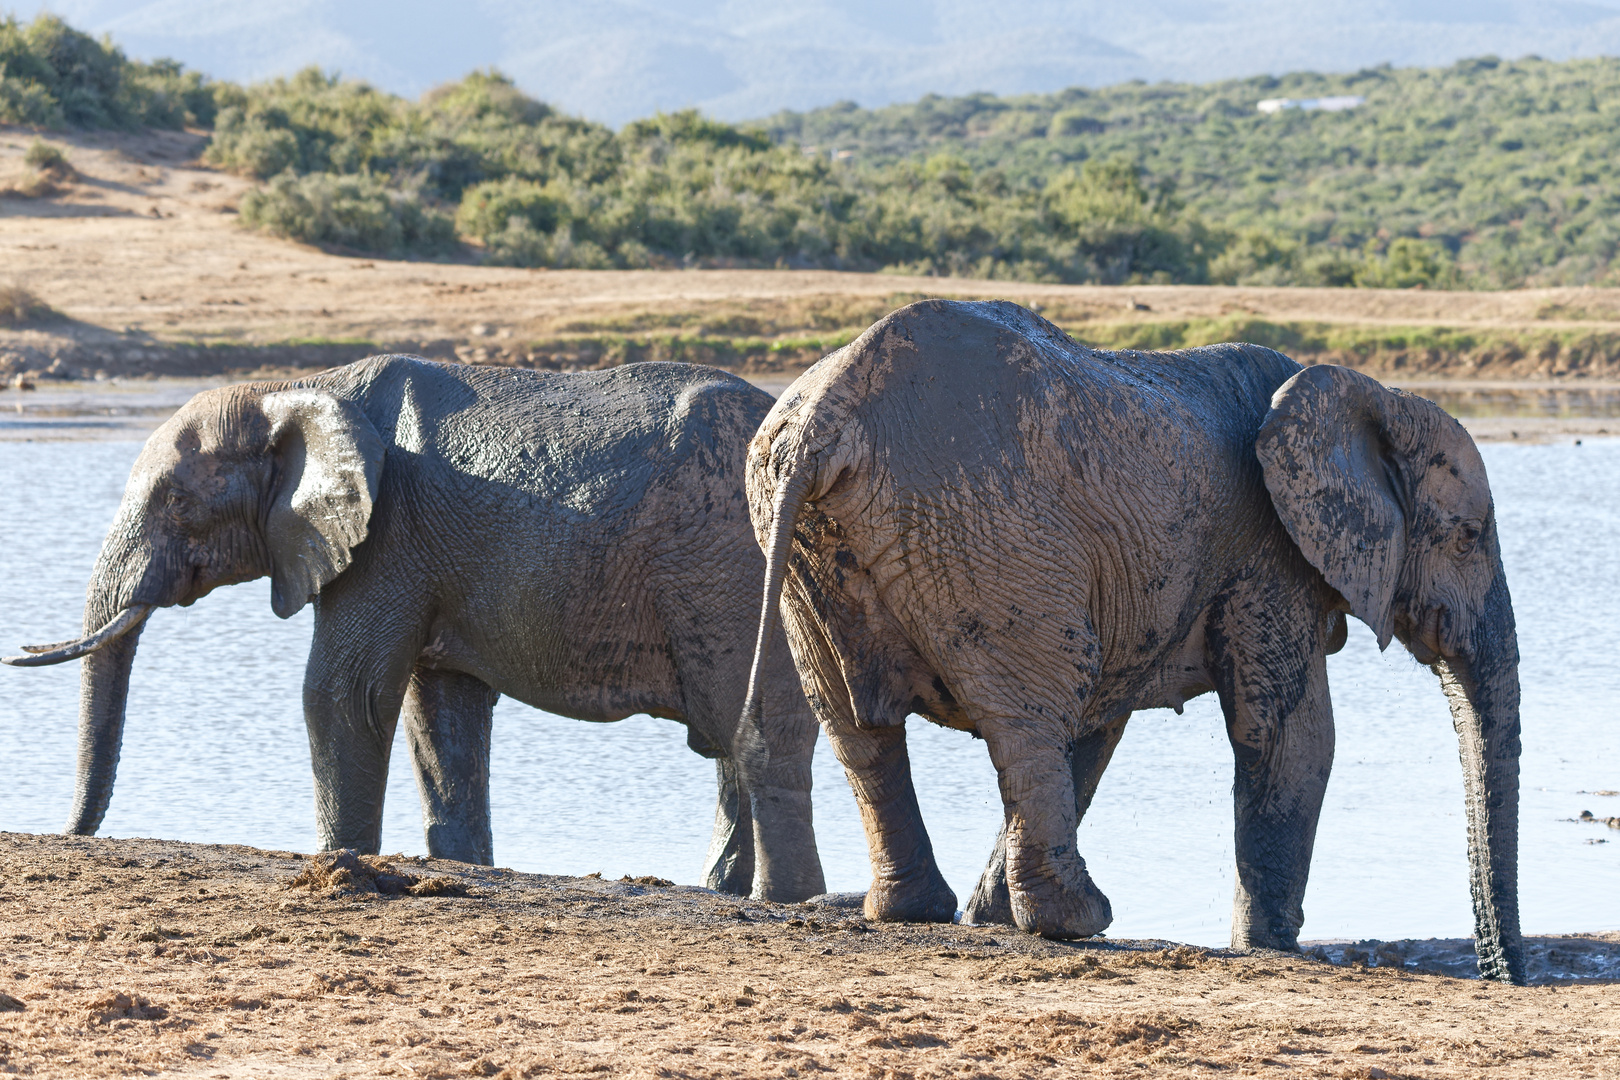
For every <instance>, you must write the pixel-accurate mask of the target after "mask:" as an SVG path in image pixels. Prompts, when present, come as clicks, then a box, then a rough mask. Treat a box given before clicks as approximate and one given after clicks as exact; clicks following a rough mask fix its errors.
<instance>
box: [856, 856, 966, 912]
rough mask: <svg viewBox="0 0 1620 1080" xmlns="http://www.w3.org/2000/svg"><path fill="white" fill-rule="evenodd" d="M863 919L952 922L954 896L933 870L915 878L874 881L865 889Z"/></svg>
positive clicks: (935, 869)
mask: <svg viewBox="0 0 1620 1080" xmlns="http://www.w3.org/2000/svg"><path fill="white" fill-rule="evenodd" d="M865 911H866V917H867V918H868V919H871V920H872V921H873V922H942V923H948V922H952V921H954V920H955V919H956V894H955V893H954V892H952V891H951V887H950V886H949V885H947V884H945V879H944V878H943V877H941V876H940V873H939V870H938V868H936V867H933V866H930V867H929V868H928V873H927V874H926V875H918V877H917V878H915V879H910V878H901V879H888V880H884V879H878V880H875V881H873V882H872V887H871V888H870V889H869V890H867V893H866V904H865Z"/></svg>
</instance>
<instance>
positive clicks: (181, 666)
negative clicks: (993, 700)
mask: <svg viewBox="0 0 1620 1080" xmlns="http://www.w3.org/2000/svg"><path fill="white" fill-rule="evenodd" d="M138 449H139V447H138V444H136V443H130V442H60V443H23V442H0V476H4V477H5V492H6V495H5V506H4V510H3V512H0V560H3V572H0V645H3V647H4V649H5V650H6V651H8V652H9V651H12V648H13V647H14V646H16V645H19V644H21V643H23V642H35V641H55V640H61V639H63V638H67V637H71V636H72V635H73V634H74V633H76V632H77V630H78V620H79V614H80V608H81V605H82V603H83V589H84V583H85V581H86V580H87V578H88V574H89V570H90V566H91V564H92V562H93V561H94V559H95V555H96V552H97V549H98V548H99V546H100V542H101V536H102V533H103V531H104V530H105V528H106V526H107V524H108V522H109V521H110V520H111V518H112V514H113V510H114V508H115V506H116V505H117V502H118V498H119V495H120V493H121V492H122V489H123V484H124V479H125V477H126V476H127V473H128V470H129V467H130V464H131V463H132V462H133V460H134V458H135V455H136V452H137V450H138ZM1481 451H1482V453H1483V454H1484V456H1485V460H1486V463H1487V465H1488V467H1489V469H1490V472H1491V478H1492V483H1493V486H1494V489H1495V492H1496V499H1497V506H1498V514H1499V517H1500V523H1501V532H1502V537H1503V544H1504V549H1505V558H1506V561H1507V568H1508V575H1509V581H1510V583H1511V585H1512V588H1513V593H1514V599H1515V607H1516V609H1517V614H1518V619H1519V632H1520V645H1521V649H1522V652H1523V657H1524V661H1523V668H1522V672H1521V674H1522V678H1523V685H1524V746H1525V754H1524V759H1523V771H1524V794H1523V802H1522V809H1521V821H1522V825H1521V828H1522V843H1521V863H1520V880H1521V896H1522V906H1523V922H1524V927H1525V930H1526V931H1527V932H1531V933H1551V932H1570V931H1595V930H1614V929H1620V912H1617V911H1616V909H1615V908H1614V905H1613V904H1612V902H1611V899H1612V897H1613V896H1614V895H1615V894H1616V892H1617V891H1620V833H1614V832H1611V831H1610V830H1607V829H1604V828H1602V827H1601V826H1595V825H1589V824H1575V823H1571V822H1569V821H1566V820H1564V819H1568V818H1573V817H1576V816H1577V815H1578V814H1579V813H1580V811H1581V810H1583V809H1590V810H1591V811H1592V812H1593V813H1595V814H1598V815H1599V816H1604V817H1606V816H1610V815H1614V814H1620V798H1615V797H1604V796H1596V795H1584V794H1578V793H1579V792H1582V791H1596V790H1600V789H1616V788H1620V725H1617V724H1615V723H1614V722H1613V718H1614V712H1615V707H1614V702H1615V701H1616V700H1617V699H1620V623H1617V620H1616V619H1615V618H1614V614H1613V605H1614V603H1615V600H1616V598H1617V597H1620V560H1617V559H1616V558H1615V550H1616V548H1615V537H1616V535H1617V534H1620V441H1607V440H1603V441H1593V440H1590V439H1589V440H1587V441H1586V444H1585V445H1584V446H1577V445H1572V444H1571V443H1570V442H1568V441H1565V442H1563V443H1562V444H1553V445H1539V446H1522V445H1511V444H1487V445H1484V446H1482V447H1481ZM309 619H310V616H309V613H308V611H307V610H306V611H305V612H304V613H302V614H300V615H299V616H297V617H295V618H293V619H291V620H289V621H287V622H281V621H279V620H277V619H276V618H275V616H274V615H273V614H271V611H270V603H269V587H268V584H267V583H266V582H264V581H259V582H254V583H251V584H247V585H240V586H236V587H234V588H231V589H225V590H221V591H219V592H216V593H215V594H214V595H212V596H210V597H208V598H206V599H205V600H203V601H202V602H201V603H200V604H198V605H197V606H196V607H194V608H190V609H168V610H164V611H160V612H158V613H157V614H155V615H154V616H153V617H152V619H151V620H150V622H149V624H148V627H147V630H146V632H145V635H144V637H143V638H142V641H141V648H140V655H139V657H138V659H137V662H136V665H135V674H134V677H133V679H132V686H131V691H130V705H129V723H128V730H127V732H126V735H125V739H124V751H123V760H122V764H121V766H120V769H119V776H118V785H117V788H116V790H115V793H114V795H113V800H112V808H111V810H110V811H109V812H108V814H107V819H106V823H105V826H104V828H103V830H102V834H103V835H106V836H159V837H165V838H169V839H178V840H191V841H204V842H228V843H242V844H251V845H254V846H258V847H266V848H281V849H291V850H298V851H308V850H310V848H311V845H312V844H313V841H314V814H313V809H312V801H313V795H312V787H311V781H310V772H309V758H308V751H307V744H306V742H305V739H304V733H303V723H302V717H301V714H300V706H299V700H300V697H299V686H300V681H301V677H302V670H303V660H304V655H305V653H306V651H307V649H308V642H309V632H310V621H309ZM1328 667H1329V671H1330V674H1331V678H1332V684H1333V696H1334V707H1335V711H1336V713H1337V717H1338V753H1337V758H1336V761H1335V765H1334V771H1333V779H1332V783H1331V784H1330V785H1329V787H1328V793H1327V805H1326V808H1325V809H1324V811H1323V814H1322V822H1321V828H1320V831H1319V833H1318V837H1317V844H1316V858H1315V862H1314V866H1313V870H1312V874H1311V885H1310V890H1309V892H1308V893H1307V895H1306V898H1305V912H1306V924H1305V930H1304V934H1305V936H1306V937H1310V938H1332V937H1350V938H1366V937H1376V938H1384V939H1390V938H1405V937H1427V936H1441V937H1462V936H1466V935H1468V934H1469V933H1470V932H1471V929H1472V916H1471V912H1470V906H1469V898H1468V887H1467V873H1466V862H1465V854H1466V840H1465V827H1464V823H1463V818H1462V781H1461V774H1460V770H1459V767H1458V764H1457V749H1456V741H1455V737H1454V736H1453V734H1452V731H1451V723H1450V717H1449V714H1448V712H1447V710H1446V706H1445V702H1444V700H1443V699H1442V697H1441V695H1440V691H1439V688H1438V687H1437V685H1436V683H1435V679H1434V677H1433V676H1432V675H1431V674H1430V673H1429V672H1428V671H1427V670H1426V669H1424V668H1420V667H1418V666H1417V664H1416V663H1415V662H1413V661H1412V660H1411V659H1410V657H1408V656H1407V655H1406V654H1405V653H1404V652H1403V651H1402V650H1401V649H1400V648H1399V646H1394V647H1392V648H1391V649H1390V651H1389V652H1388V653H1387V654H1383V655H1380V654H1379V653H1378V651H1377V648H1376V645H1375V644H1374V642H1373V640H1372V635H1371V633H1370V632H1369V631H1367V630H1366V628H1365V627H1363V626H1362V625H1361V624H1360V623H1357V622H1355V621H1353V620H1352V622H1351V634H1350V643H1349V645H1348V646H1347V647H1346V648H1345V650H1344V651H1343V652H1342V653H1340V654H1339V655H1337V656H1335V657H1332V658H1330V659H1329V661H1328ZM77 694H78V665H77V664H67V665H63V666H60V667H56V668H46V669H35V670H15V669H9V668H8V669H4V670H0V829H5V830H13V831H24V832H52V831H55V830H56V829H59V828H60V827H61V825H62V823H63V821H65V820H66V817H67V813H68V808H69V805H70V801H71V797H72V790H73V761H74V753H75V731H74V728H75V717H76V708H77V705H76V703H77ZM909 731H910V737H911V746H912V754H913V762H914V767H915V773H916V777H917V788H918V792H919V797H920V799H921V801H922V807H923V812H924V814H925V816H926V818H927V820H928V824H929V830H930V833H931V835H932V837H933V841H934V846H935V851H936V853H937V855H938V857H939V861H940V864H941V867H942V869H943V870H944V873H945V876H946V878H947V879H948V880H949V881H950V883H951V885H952V886H953V887H954V888H955V889H956V891H957V895H958V897H959V898H960V899H963V900H965V899H966V897H967V895H968V894H969V892H970V891H971V890H972V887H973V884H974V881H975V880H976V878H977V875H978V872H979V869H980V867H981V866H982V864H983V861H984V859H985V857H986V856H987V855H988V853H989V849H990V846H991V843H992V842H993V840H994V837H995V833H996V827H997V824H998V822H999V820H1000V805H999V800H998V799H997V797H996V789H995V780H994V774H993V772H992V770H991V768H990V766H989V762H988V761H987V759H986V755H985V752H984V744H983V743H981V742H977V741H975V740H973V739H971V738H969V737H968V736H966V735H963V734H961V733H959V732H952V731H946V730H944V729H941V728H937V727H935V726H933V725H931V724H928V723H926V722H924V721H921V720H918V719H916V718H913V720H912V722H911V725H910V728H909ZM1231 768H1232V763H1231V753H1230V751H1229V749H1228V748H1227V745H1226V741H1225V737H1224V734H1223V732H1222V728H1221V723H1220V714H1219V709H1218V707H1217V706H1216V704H1215V701H1214V699H1213V698H1212V697H1206V698H1201V699H1198V700H1197V701H1194V702H1192V703H1190V704H1189V705H1188V707H1187V711H1186V715H1185V716H1179V717H1178V716H1176V715H1175V714H1173V713H1169V712H1163V711H1155V712H1145V713H1140V714H1138V715H1137V716H1136V717H1135V718H1134V719H1133V720H1132V721H1131V724H1130V727H1129V728H1128V730H1127V732H1126V735H1125V738H1124V741H1123V742H1122V744H1121V745H1120V747H1119V750H1118V752H1117V754H1116V755H1115V758H1114V762H1113V764H1112V766H1111V767H1110V769H1109V771H1108V774H1107V775H1106V776H1105V777H1104V779H1103V782H1102V785H1101V788H1100V789H1099V791H1098V793H1097V798H1096V801H1095V803H1094V804H1093V806H1092V809H1091V812H1090V814H1089V815H1088V817H1087V819H1086V821H1085V824H1084V825H1083V827H1082V829H1081V834H1080V850H1081V851H1082V853H1084V855H1085V856H1086V858H1087V860H1088V862H1089V864H1090V866H1091V869H1092V872H1093V874H1094V876H1095V877H1096V879H1097V881H1098V883H1099V884H1100V885H1101V887H1102V888H1103V889H1104V891H1105V892H1107V893H1108V894H1109V896H1110V897H1111V899H1112V900H1113V905H1114V913H1115V922H1114V925H1113V927H1112V928H1111V929H1110V931H1109V932H1110V934H1111V935H1113V936H1118V937H1167V938H1173V939H1178V940H1182V941H1189V942H1193V943H1195V944H1205V945H1219V944H1223V943H1224V942H1225V941H1226V938H1227V926H1228V916H1229V911H1230V906H1231V896H1232V873H1233V868H1232V823H1231V814H1232V811H1231ZM492 774H493V775H492V789H493V791H492V802H493V813H494V822H495V855H496V859H497V861H498V862H499V863H501V864H502V865H506V866H511V867H514V868H516V869H521V870H536V871H547V872H553V873H570V874H583V873H590V872H593V871H601V872H602V873H603V875H604V876H607V877H618V876H620V875H621V874H626V873H628V874H634V875H640V874H658V875H660V876H663V877H668V878H671V879H674V880H675V881H679V882H693V881H695V880H696V879H697V877H698V874H699V873H700V871H701V869H702V863H703V855H704V851H705V848H706V846H707V843H708V837H709V830H710V825H711V822H712V817H713V800H714V786H713V785H714V781H713V771H712V765H711V764H710V763H709V762H706V761H704V760H702V759H700V758H698V757H697V756H696V755H694V754H692V753H691V752H690V751H688V750H687V749H686V746H685V738H684V735H683V732H682V729H681V728H680V727H679V726H678V725H675V724H672V723H669V722H667V721H661V720H653V719H650V718H647V717H638V718H633V719H630V720H627V721H624V722H622V723H619V724H601V725H598V724H585V723H579V722H576V721H572V720H565V719H561V718H558V717H554V716H548V715H545V714H543V713H538V712H536V711H535V710H532V709H529V708H527V707H525V706H522V705H518V704H516V703H514V702H511V701H505V700H503V701H502V702H501V705H500V707H499V708H498V709H497V711H496V717H495V733H494V763H493V768H492ZM815 775H816V830H817V835H818V837H819V840H820V844H821V853H822V859H823V863H824V865H825V867H826V871H827V884H828V887H829V888H830V889H833V890H854V889H861V888H864V887H865V885H866V883H867V880H868V871H867V865H866V851H865V843H864V840H863V839H862V836H861V832H860V826H859V821H858V818H857V816H856V812H855V805H854V800H853V798H852V797H851V795H850V793H849V789H848V786H847V785H846V783H845V781H844V779H843V776H842V773H841V771H840V770H839V768H838V765H837V762H836V761H834V759H833V757H832V755H831V753H830V751H829V750H828V749H827V747H826V744H825V741H823V743H822V745H821V747H820V748H819V750H818V753H817V758H816V774H815ZM1610 838H1612V839H1613V841H1614V842H1611V843H1606V844H1591V843H1588V841H1590V840H1598V839H1610ZM383 850H384V851H389V852H392V851H403V852H406V853H418V852H423V851H425V847H424V844H423V841H422V834H421V823H420V811H419V807H418V803H417V797H416V792H415V785H414V781H413V780H412V778H411V772H410V766H409V760H408V757H407V756H406V753H405V749H404V740H403V736H401V737H400V738H399V740H398V741H397V742H396V745H395V752H394V762H393V773H392V778H391V781H390V785H389V793H388V804H387V814H386V819H385V824H384V830H383Z"/></svg>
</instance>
